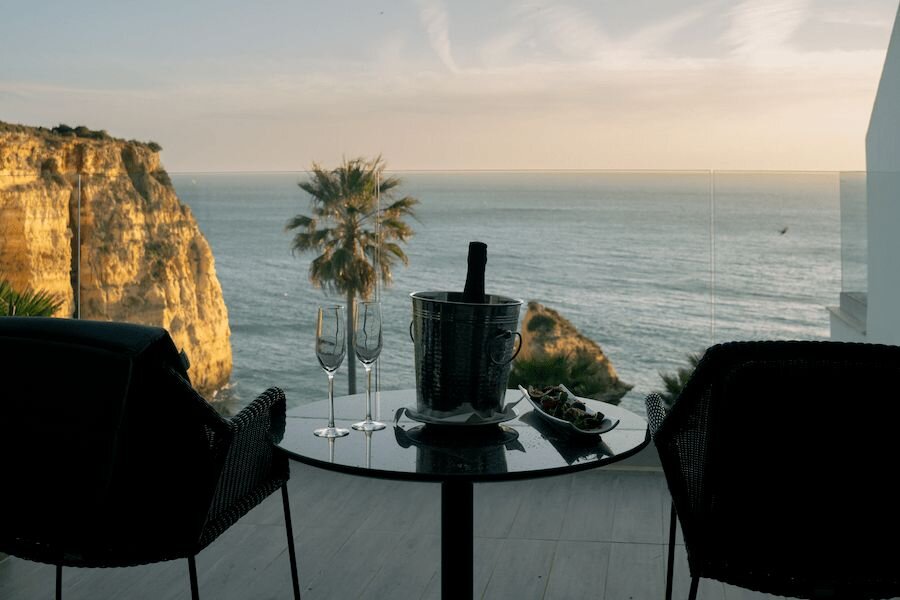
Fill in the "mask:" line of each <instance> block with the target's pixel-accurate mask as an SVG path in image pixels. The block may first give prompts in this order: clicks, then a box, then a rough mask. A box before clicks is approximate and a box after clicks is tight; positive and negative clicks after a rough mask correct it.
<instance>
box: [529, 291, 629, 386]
mask: <svg viewBox="0 0 900 600" xmlns="http://www.w3.org/2000/svg"><path fill="white" fill-rule="evenodd" d="M559 357H564V358H566V359H567V361H568V362H569V364H571V365H576V368H577V369H578V370H579V371H581V377H582V378H589V379H590V380H591V381H590V382H589V385H588V387H590V388H594V389H598V390H599V391H597V392H595V393H590V394H587V395H588V396H590V397H591V398H595V399H597V400H603V401H604V402H612V403H618V401H619V400H620V399H621V398H622V396H624V395H625V394H626V393H627V392H628V390H630V389H631V388H632V387H633V386H631V385H629V384H627V383H625V382H623V381H622V380H621V379H619V375H618V374H617V373H616V370H615V368H613V366H612V363H610V362H609V358H608V357H607V356H606V355H605V354H604V353H603V349H602V348H600V346H599V345H598V344H597V343H596V342H595V341H593V340H591V339H589V338H587V337H585V336H584V335H583V334H581V333H580V332H579V331H578V330H577V329H576V328H575V326H574V325H572V323H570V322H569V321H568V320H567V319H565V318H564V317H563V316H562V315H560V314H559V313H558V312H556V311H555V310H553V309H551V308H547V307H546V306H544V305H543V304H540V303H538V302H534V301H532V302H529V303H528V311H527V312H526V313H525V319H524V321H523V322H522V350H521V351H520V352H519V356H518V357H517V358H516V361H517V362H518V361H522V362H525V361H540V360H545V359H548V358H559ZM556 383H567V384H568V385H569V386H570V387H571V384H570V383H568V382H556ZM573 391H576V390H573ZM576 393H577V392H576Z"/></svg>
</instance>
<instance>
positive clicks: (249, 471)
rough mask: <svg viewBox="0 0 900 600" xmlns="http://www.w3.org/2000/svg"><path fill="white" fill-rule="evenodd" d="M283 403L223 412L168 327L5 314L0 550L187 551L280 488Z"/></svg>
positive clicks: (47, 553) (48, 559) (175, 554)
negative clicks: (194, 378)
mask: <svg viewBox="0 0 900 600" xmlns="http://www.w3.org/2000/svg"><path fill="white" fill-rule="evenodd" d="M284 416H285V397H284V393H283V392H282V391H281V390H280V389H278V388H270V389H268V390H266V392H264V393H263V394H261V395H260V396H259V397H258V398H256V399H255V400H254V401H253V402H252V403H251V404H250V405H249V406H247V407H246V408H244V409H243V410H242V411H241V412H240V413H239V414H238V415H236V416H235V417H233V418H231V419H229V420H226V419H223V418H222V417H220V416H219V415H218V414H217V413H216V411H215V410H214V409H213V408H212V407H211V406H210V405H209V404H208V403H207V402H206V401H205V400H204V399H203V398H202V397H201V396H200V395H199V394H197V392H196V391H195V390H194V389H193V387H192V386H191V384H190V383H189V380H188V376H187V372H186V369H185V367H184V366H183V364H182V361H181V357H180V355H179V354H178V352H177V350H176V348H175V346H174V344H173V343H172V340H171V338H170V337H169V334H168V333H167V332H166V331H165V330H164V329H159V328H155V327H144V326H140V325H131V324H125V323H105V322H96V321H75V320H71V319H42V318H31V317H0V456H2V457H3V467H2V482H3V485H2V488H0V551H2V552H6V553H8V554H11V555H14V556H18V557H21V558H25V559H28V560H34V561H39V562H43V563H49V564H54V565H56V566H57V568H56V594H57V598H59V597H60V596H61V593H62V592H61V589H62V567H63V566H73V567H125V566H133V565H139V564H145V563H151V562H159V561H164V560H172V559H178V558H187V559H188V566H189V577H190V585H191V594H192V597H193V598H195V599H196V598H197V597H198V589H197V571H196V564H195V561H194V557H195V556H196V555H197V553H198V552H200V551H201V550H202V549H203V548H205V547H206V546H207V545H208V544H209V543H210V542H212V541H213V540H214V539H216V537H218V536H219V535H220V534H221V533H223V532H224V531H225V530H226V529H227V528H228V527H230V526H231V525H232V524H233V523H235V522H236V521H237V520H238V519H239V518H240V517H242V516H243V515H244V514H246V513H247V512H248V511H249V510H250V509H251V508H253V507H254V506H256V505H257V504H259V503H260V502H261V501H262V500H263V499H264V498H266V497H267V496H269V495H270V494H272V493H273V492H275V491H276V490H278V489H279V488H281V491H282V500H283V503H284V518H285V526H286V529H287V538H288V549H289V556H290V561H291V574H292V579H293V588H294V590H293V591H294V596H295V597H296V598H299V597H300V589H299V585H298V580H297V567H296V555H295V552H294V543H293V534H292V531H291V520H290V511H289V505H288V495H287V487H286V485H285V484H286V482H287V480H288V477H289V469H288V462H287V458H286V457H285V456H284V455H283V454H281V453H280V452H277V451H276V448H275V442H276V441H277V440H278V439H280V436H281V435H282V434H283V433H284V423H285V419H284Z"/></svg>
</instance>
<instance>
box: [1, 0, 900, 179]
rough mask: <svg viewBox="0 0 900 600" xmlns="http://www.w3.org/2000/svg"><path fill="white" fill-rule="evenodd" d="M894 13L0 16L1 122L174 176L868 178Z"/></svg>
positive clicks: (768, 1)
mask: <svg viewBox="0 0 900 600" xmlns="http://www.w3.org/2000/svg"><path fill="white" fill-rule="evenodd" d="M897 12H898V2H897V0H854V1H853V2H850V1H847V0H655V1H651V0H627V1H623V0H591V1H583V2H579V1H574V0H570V1H565V0H563V1H550V0H476V1H469V0H390V1H389V0H383V1H382V2H372V1H371V0H368V1H363V0H359V1H350V0H329V1H325V0H308V1H306V2H298V1H296V0H293V1H289V2H288V1H266V0H258V1H256V2H248V1H246V0H244V1H242V2H231V1H230V0H216V1H210V0H194V1H190V2H188V1H181V2H169V1H166V0H159V1H157V2H154V3H148V2H143V1H142V2H137V1H134V0H114V1H109V2H99V1H95V0H82V1H81V2H70V1H53V0H44V1H41V2H22V1H21V0H0V23H2V32H3V34H2V35H0V120H2V121H6V122H11V123H23V124H27V125H42V126H53V125H56V124H58V123H66V124H69V125H72V126H75V125H86V126H88V127H91V128H94V129H105V130H107V131H108V132H109V133H110V134H112V135H115V136H117V137H124V138H128V139H131V138H136V139H141V140H154V141H156V142H158V143H160V144H161V145H162V146H163V151H162V160H163V164H164V166H165V167H166V168H167V169H168V170H169V171H173V172H182V171H297V170H303V169H306V168H309V167H310V166H311V165H312V163H313V162H317V163H319V164H321V165H323V166H326V167H329V166H334V165H336V164H337V163H338V162H339V161H340V160H341V159H342V158H343V157H347V158H353V157H357V156H374V155H378V154H380V155H382V156H383V157H384V159H385V161H386V162H387V164H388V166H389V168H392V169H665V170H668V169H747V170H753V169H764V170H782V169H783V170H856V169H864V168H865V146H864V142H865V132H866V128H867V126H868V120H869V116H870V114H871V110H872V104H873V102H874V98H875V92H876V90H877V87H878V80H879V77H880V74H881V69H882V66H883V64H884V57H885V53H886V50H887V45H888V41H889V38H890V33H891V28H892V25H893V22H894V19H895V17H896V16H897Z"/></svg>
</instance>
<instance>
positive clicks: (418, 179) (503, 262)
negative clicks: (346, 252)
mask: <svg viewBox="0 0 900 600" xmlns="http://www.w3.org/2000/svg"><path fill="white" fill-rule="evenodd" d="M391 175H394V176H397V177H399V178H400V179H401V185H400V186H399V188H397V193H398V195H410V196H413V197H416V198H418V199H419V200H420V201H421V203H420V204H419V205H418V207H417V220H414V221H411V225H412V226H413V228H414V229H415V235H414V236H413V237H412V238H411V240H410V242H409V243H408V244H407V245H406V246H405V252H406V254H407V255H408V257H409V266H408V267H403V266H402V265H397V266H395V267H394V269H393V276H394V282H393V285H392V286H391V287H389V288H386V289H383V290H382V291H381V300H382V303H383V311H384V321H385V344H384V351H383V354H382V358H381V360H380V361H379V363H380V367H379V373H378V377H379V387H380V388H381V389H394V388H411V387H414V386H415V378H414V377H415V376H414V372H413V346H412V343H411V342H410V340H409V334H408V327H409V322H410V317H411V303H410V299H409V293H410V292H413V291H421V290H454V289H461V288H462V285H463V283H464V280H465V275H466V251H467V246H468V242H469V241H471V240H481V241H484V242H486V243H487V244H488V268H487V287H488V291H489V292H491V293H497V294H503V295H507V296H513V297H517V298H521V299H523V300H525V301H526V302H528V301H537V302H540V303H541V304H543V305H545V306H547V307H549V308H552V309H554V310H556V311H558V312H559V313H560V314H561V315H562V316H563V317H565V318H566V319H568V320H569V321H570V322H571V323H572V324H573V325H574V326H575V327H576V328H577V329H578V330H579V331H580V332H581V333H582V334H583V335H585V336H587V337H588V338H590V339H592V340H594V341H596V342H597V343H598V344H599V345H600V346H601V347H602V349H603V351H604V353H605V354H606V355H607V357H608V358H609V360H610V362H611V364H612V365H613V367H614V368H615V370H616V371H617V373H618V375H619V377H620V378H621V379H622V380H623V381H625V382H627V383H629V384H633V385H634V388H633V389H632V390H631V391H630V392H629V393H628V394H627V395H626V396H625V397H624V398H623V400H622V402H623V405H624V406H627V407H628V408H630V409H633V410H637V411H638V412H643V397H644V396H645V395H646V394H647V393H649V392H650V391H653V390H657V389H660V388H662V382H661V380H660V377H659V372H660V371H668V372H671V371H674V370H675V369H676V368H678V367H683V366H685V365H686V364H687V361H686V355H687V354H688V353H692V352H700V351H702V350H703V349H704V348H705V347H707V346H709V345H710V344H712V343H716V342H721V341H725V340H730V339H761V338H768V339H777V338H783V339H787V338H791V339H815V338H821V339H826V338H827V337H828V334H829V331H828V317H827V315H826V313H825V311H824V306H825V305H827V304H832V303H833V302H834V299H835V298H836V297H837V296H838V294H839V292H840V291H841V289H843V287H845V286H846V285H847V281H848V280H847V277H848V275H847V274H846V273H845V274H844V281H843V282H842V279H841V278H842V273H844V272H845V271H846V258H845V257H844V256H843V255H842V253H841V248H842V237H843V236H844V235H845V225H844V224H842V221H841V206H842V202H843V201H844V194H843V193H844V188H845V179H846V178H845V175H846V174H843V175H841V174H838V173H769V172H766V173H752V172H709V171H697V172H609V171H597V172H537V171H524V172H477V171H476V172H446V171H444V172H441V171H435V172H421V171H417V172H394V173H391ZM54 178H56V179H54ZM306 178H307V174H305V173H302V172H298V173H252V174H251V173H248V174H235V173H227V174H226V173H221V174H219V173H178V174H172V175H171V183H172V185H173V186H174V190H175V192H177V196H178V198H179V199H180V203H181V204H178V203H177V202H175V200H174V196H173V195H172V194H171V193H170V191H167V190H170V189H171V188H167V187H166V186H167V183H168V178H167V177H166V176H165V174H164V173H157V174H150V175H142V176H140V177H133V176H130V175H129V174H127V173H115V174H100V175H91V176H86V175H82V176H80V177H79V176H72V177H63V176H54V175H52V174H47V175H45V176H41V175H30V176H21V177H14V176H12V175H7V176H2V175H0V231H2V232H3V236H2V238H0V273H2V275H3V277H4V278H5V279H7V280H8V281H9V282H10V284H11V285H12V286H13V287H17V288H24V287H32V288H36V289H45V290H47V291H48V292H51V293H53V294H57V295H58V296H59V297H60V298H61V299H63V306H62V308H61V309H60V310H59V312H58V313H57V314H58V315H59V316H74V315H75V314H76V311H77V309H78V306H79V303H80V307H81V316H82V317H83V318H101V319H117V320H132V321H135V322H143V323H149V322H154V321H158V322H159V323H160V324H165V325H166V326H167V327H169V328H170V330H173V336H175V333H176V332H178V334H179V335H181V336H182V337H181V338H178V339H192V340H193V342H192V343H194V344H195V346H196V348H204V347H207V349H208V347H211V346H215V345H217V344H226V345H227V344H230V346H231V350H232V358H233V372H232V375H231V377H230V380H229V381H230V384H229V386H227V387H226V388H225V389H223V390H221V391H219V392H218V393H217V394H216V396H215V399H217V400H220V401H221V402H220V407H222V409H223V410H225V411H232V410H234V409H236V408H237V407H239V406H241V405H242V404H244V403H246V402H248V401H250V400H251V399H252V398H253V397H254V396H255V395H256V394H257V393H259V392H261V391H262V390H264V389H265V388H266V387H268V386H271V385H277V386H279V387H282V388H284V389H285V391H286V393H287V395H288V399H289V402H290V403H291V404H301V403H305V402H310V401H314V400H319V399H322V398H324V396H325V390H326V387H325V377H324V375H323V373H322V372H321V370H320V368H319V366H318V364H317V362H316V359H315V355H314V352H313V337H314V327H315V322H314V321H315V314H316V306H317V304H319V303H322V302H325V301H339V302H343V301H344V299H343V298H337V297H334V296H328V295H326V294H325V292H323V291H322V290H319V289H316V288H314V287H313V286H312V285H311V284H310V282H309V279H308V270H309V265H310V261H311V260H312V258H313V257H314V255H312V254H296V255H293V254H292V252H291V239H292V235H293V233H292V232H286V231H285V224H286V222H287V220H288V219H289V218H290V217H291V216H293V215H296V214H309V197H308V195H307V194H306V193H305V192H304V191H303V190H301V189H300V188H299V187H298V186H297V184H298V182H300V181H302V180H305V179H306ZM79 206H80V209H79ZM79 219H80V233H79V227H78V222H79ZM194 220H196V221H194ZM199 233H202V236H200V235H199ZM79 239H80V243H78V240H79ZM207 243H208V248H209V251H210V253H211V254H209V253H207V252H206V250H205V248H206V244H207ZM209 256H214V265H215V266H214V272H215V275H216V278H215V279H214V278H212V277H211V276H212V274H213V267H212V265H213V263H212V261H211V260H210V259H209ZM216 280H217V281H218V282H219V283H220V284H221V294H222V297H223V299H224V307H225V309H227V323H228V324H229V326H230V338H229V337H228V336H227V335H226V334H225V333H223V332H222V331H221V330H219V331H217V330H216V328H215V327H214V326H213V325H204V326H203V327H199V326H198V325H197V323H201V322H203V323H215V322H220V321H224V318H225V315H224V312H222V313H221V314H219V313H218V312H217V311H218V310H219V309H218V308H217V305H216V303H215V302H214V299H213V298H212V296H215V295H216V294H217V293H218V292H217V291H216V285H214V284H213V283H212V282H213V281H216ZM185 281H191V282H193V283H192V284H191V285H186V284H183V282H185ZM522 317H524V310H523V313H522ZM223 336H224V338H223ZM197 351H198V352H199V351H200V350H197ZM208 354H209V356H201V357H199V359H198V360H194V361H193V362H194V367H193V368H192V371H191V373H192V376H195V375H194V369H196V368H198V364H200V365H203V364H217V363H216V361H217V360H219V359H217V358H216V356H218V355H215V353H213V352H210V353H208ZM192 358H193V357H192ZM220 358H221V357H220ZM222 360H224V359H222ZM348 360H349V357H348ZM360 373H361V370H360ZM197 376H199V373H198V374H197V375H196V376H195V378H196V377H197ZM359 385H360V386H362V385H363V383H362V378H361V377H360V378H359ZM346 386H347V382H346V368H345V367H342V369H341V371H340V372H339V374H338V379H337V382H336V389H337V390H338V391H343V390H346ZM210 395H211V394H210Z"/></svg>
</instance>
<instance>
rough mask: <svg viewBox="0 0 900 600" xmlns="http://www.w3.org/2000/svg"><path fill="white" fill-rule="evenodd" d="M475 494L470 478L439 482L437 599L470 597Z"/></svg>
mask: <svg viewBox="0 0 900 600" xmlns="http://www.w3.org/2000/svg"><path fill="white" fill-rule="evenodd" d="M474 504H475V497H474V491H473V487H472V482H471V481H444V482H443V483H441V598H443V599H444V600H449V599H451V598H453V599H456V598H472V596H473V593H474V592H473V587H474V584H475V581H474V571H475V563H474V562H473V561H474V558H475V522H474V512H475V511H474Z"/></svg>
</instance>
